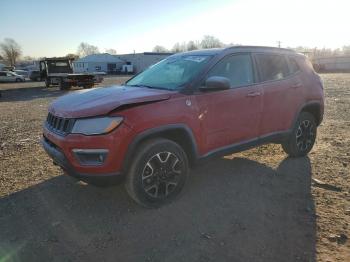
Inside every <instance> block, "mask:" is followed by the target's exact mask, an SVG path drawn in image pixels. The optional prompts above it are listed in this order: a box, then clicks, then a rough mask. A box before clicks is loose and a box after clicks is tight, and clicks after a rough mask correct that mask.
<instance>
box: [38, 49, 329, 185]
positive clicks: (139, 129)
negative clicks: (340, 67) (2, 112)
mask: <svg viewBox="0 0 350 262" xmlns="http://www.w3.org/2000/svg"><path fill="white" fill-rule="evenodd" d="M203 53H205V54H211V55H212V56H213V58H212V60H211V61H210V62H209V63H208V65H207V67H206V68H204V69H203V70H202V71H201V73H200V74H198V76H196V78H195V79H193V80H192V81H191V82H189V83H188V84H187V85H186V86H185V87H184V88H183V89H182V90H181V91H178V90H177V91H170V90H159V89H149V88H143V87H132V88H130V87H125V86H112V87H108V88H99V89H93V90H83V91H81V92H80V91H78V92H76V93H74V94H70V95H67V96H63V97H61V98H59V99H58V100H56V101H54V102H53V103H52V104H51V106H50V108H49V112H50V115H53V116H54V117H55V118H56V119H80V118H91V117H96V116H120V117H123V122H122V124H120V126H118V127H117V128H115V129H114V130H113V131H111V132H110V133H107V134H102V135H90V136H87V135H83V134H72V133H67V134H65V135H62V134H59V133H58V132H56V131H57V130H56V131H55V126H53V125H52V124H48V121H49V120H48V121H47V122H46V123H45V126H44V130H43V136H44V139H43V145H44V148H45V149H46V151H47V152H48V154H49V155H50V156H51V157H52V158H53V160H54V162H55V163H57V164H58V165H60V166H61V167H62V168H63V169H64V170H65V171H66V172H67V173H68V174H70V175H72V176H75V177H77V178H80V179H87V180H88V179H90V178H98V177H112V176H114V177H119V176H121V175H122V174H123V173H124V172H125V170H126V169H127V168H128V165H129V163H130V162H131V161H132V159H133V154H134V153H135V149H136V148H137V145H138V144H139V143H140V142H141V141H143V140H144V139H147V138H151V137H165V138H169V139H171V140H174V141H175V142H176V143H178V144H179V145H181V146H182V147H183V148H184V150H185V152H186V153H187V155H188V158H189V160H190V163H191V164H193V163H195V162H196V161H197V160H199V159H201V158H204V157H208V156H211V155H216V154H225V153H228V152H236V151H241V150H244V149H247V148H250V147H253V146H256V145H260V144H262V143H267V142H276V143H279V142H281V141H283V139H284V138H285V136H287V135H288V134H289V132H290V130H291V129H292V127H293V124H294V122H295V121H296V118H297V116H298V115H299V113H300V112H301V111H307V112H310V113H312V114H313V115H314V117H315V119H316V120H317V124H320V123H321V121H322V117H323V110H324V109H323V108H324V104H323V87H322V83H321V81H320V78H319V76H318V75H317V74H316V73H315V72H314V71H313V69H312V67H311V66H310V64H309V62H308V61H307V59H306V58H305V57H304V56H302V55H300V54H296V53H294V52H292V51H289V50H284V49H274V48H263V47H235V48H228V49H215V50H206V51H195V52H192V53H191V54H203ZM240 53H244V54H247V53H248V54H249V55H250V56H251V58H252V61H253V65H254V74H255V81H254V83H252V84H250V85H247V86H244V87H242V88H233V89H228V90H221V91H216V92H202V91H200V90H199V89H198V86H199V85H200V83H201V82H202V81H203V79H205V77H206V74H207V72H209V71H210V68H212V67H213V66H214V65H215V64H216V63H218V61H221V60H222V59H223V58H225V57H227V56H229V55H234V54H240ZM259 53H278V54H282V55H283V56H286V57H288V56H293V57H295V60H296V61H297V63H298V67H299V70H298V72H295V73H293V74H291V75H290V76H288V77H286V78H283V79H279V80H274V81H259V70H260V69H259V65H258V63H257V62H256V58H255V56H256V55H257V54H259ZM101 148H102V149H107V150H108V152H109V153H108V155H107V157H106V159H105V160H104V162H103V164H100V165H82V164H81V162H80V161H79V159H78V158H77V157H76V155H75V153H74V152H73V151H74V149H88V150H90V149H101Z"/></svg>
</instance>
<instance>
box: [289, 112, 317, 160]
mask: <svg viewBox="0 0 350 262" xmlns="http://www.w3.org/2000/svg"><path fill="white" fill-rule="evenodd" d="M316 135H317V124H316V120H315V117H314V116H313V115H312V114H310V113H308V112H301V114H300V115H299V117H298V120H297V121H296V123H295V126H294V127H293V130H292V133H291V134H290V136H289V138H288V140H287V141H286V142H284V143H283V144H282V148H283V150H284V152H286V153H287V154H288V155H289V156H290V157H302V156H306V155H307V154H308V153H309V152H310V151H311V149H312V147H313V145H314V143H315V140H316Z"/></svg>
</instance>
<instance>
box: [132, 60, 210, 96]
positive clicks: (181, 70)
mask: <svg viewBox="0 0 350 262" xmlns="http://www.w3.org/2000/svg"><path fill="white" fill-rule="evenodd" d="M210 58H211V56H208V55H182V56H174V57H169V58H167V59H164V60H162V61H160V62H159V63H157V64H155V65H153V66H151V67H150V68H148V69H147V70H145V71H143V72H142V73H140V74H139V75H137V76H135V77H134V78H132V79H130V80H129V81H128V82H127V83H126V86H145V87H149V88H158V89H169V90H176V89H178V88H180V87H181V86H183V85H184V84H186V83H188V82H189V81H190V80H192V79H193V78H194V77H195V76H196V75H197V74H198V73H199V72H200V71H201V70H202V69H203V68H204V66H205V65H206V64H207V63H208V61H209V60H210Z"/></svg>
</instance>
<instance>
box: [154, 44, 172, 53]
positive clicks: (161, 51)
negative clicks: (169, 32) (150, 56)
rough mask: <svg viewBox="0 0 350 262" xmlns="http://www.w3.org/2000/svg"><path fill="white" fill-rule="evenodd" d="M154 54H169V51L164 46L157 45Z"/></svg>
mask: <svg viewBox="0 0 350 262" xmlns="http://www.w3.org/2000/svg"><path fill="white" fill-rule="evenodd" d="M153 52H157V53H167V52H169V50H168V49H166V48H165V47H164V46H161V45H156V46H155V47H153Z"/></svg>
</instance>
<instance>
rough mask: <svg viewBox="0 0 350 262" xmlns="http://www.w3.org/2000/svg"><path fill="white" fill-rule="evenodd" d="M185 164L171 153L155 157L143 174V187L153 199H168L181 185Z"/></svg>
mask: <svg viewBox="0 0 350 262" xmlns="http://www.w3.org/2000/svg"><path fill="white" fill-rule="evenodd" d="M182 167H183V163H181V161H180V160H179V158H178V157H177V156H176V155H175V154H173V153H171V152H167V151H165V152H160V153H157V154H155V155H153V156H152V157H151V158H150V159H149V160H148V161H147V163H146V165H145V167H144V168H143V172H142V187H143V189H144V191H145V192H146V193H147V194H148V195H149V196H151V197H152V198H166V197H167V196H168V195H169V194H171V193H172V192H173V191H174V190H175V188H176V187H177V185H178V184H179V181H180V177H181V174H182V172H183V171H182Z"/></svg>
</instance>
